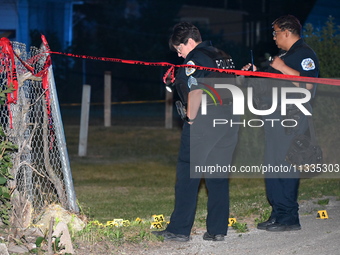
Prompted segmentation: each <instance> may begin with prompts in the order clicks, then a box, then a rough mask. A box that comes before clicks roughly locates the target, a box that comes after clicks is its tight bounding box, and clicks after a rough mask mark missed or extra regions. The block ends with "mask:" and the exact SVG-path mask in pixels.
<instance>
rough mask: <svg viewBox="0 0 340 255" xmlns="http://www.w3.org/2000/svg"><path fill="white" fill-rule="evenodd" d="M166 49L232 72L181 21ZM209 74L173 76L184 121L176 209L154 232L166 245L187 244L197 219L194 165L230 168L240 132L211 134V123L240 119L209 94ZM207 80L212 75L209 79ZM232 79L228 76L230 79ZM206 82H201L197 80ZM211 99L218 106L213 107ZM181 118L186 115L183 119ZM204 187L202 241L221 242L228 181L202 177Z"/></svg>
mask: <svg viewBox="0 0 340 255" xmlns="http://www.w3.org/2000/svg"><path fill="white" fill-rule="evenodd" d="M169 45H170V48H171V49H173V50H175V51H176V52H177V54H178V56H179V57H183V58H184V59H185V60H184V64H186V65H196V66H204V67H214V68H223V69H228V68H230V69H232V68H235V67H234V64H233V61H232V59H231V57H230V56H229V55H227V54H226V53H224V52H223V51H220V50H218V49H216V48H215V47H213V46H211V45H210V43H209V42H207V41H204V42H202V39H201V35H200V32H199V30H198V29H197V27H195V26H194V25H192V24H190V23H187V22H181V23H179V24H177V25H176V26H175V27H174V28H173V34H172V36H171V38H170V40H169ZM212 73H213V72H209V71H205V70H199V69H197V68H190V67H186V68H180V69H179V70H178V72H177V74H176V81H175V86H176V90H177V92H178V94H179V96H180V99H181V102H180V103H179V102H177V104H180V105H183V108H181V107H182V106H180V105H177V106H178V108H179V112H181V113H182V118H183V119H184V120H185V121H184V124H183V130H182V135H181V143H180V151H179V156H178V162H177V172H176V185H175V208H174V211H173V213H172V215H171V218H170V223H169V225H168V226H167V228H166V230H163V231H153V232H152V233H153V234H155V235H157V236H163V237H164V239H165V240H170V241H189V239H190V232H191V228H192V226H193V223H194V219H195V212H196V204H197V196H198V190H199V186H200V182H201V178H202V177H203V175H202V173H198V174H196V175H195V174H194V173H193V168H194V165H195V164H196V165H197V164H198V165H200V166H202V165H204V164H211V165H212V164H219V165H220V166H226V165H228V164H230V163H231V159H232V154H233V152H234V149H235V146H236V143H237V134H238V127H235V126H234V127H230V126H225V125H224V126H222V125H221V126H219V127H217V128H216V129H213V124H212V121H213V119H214V118H217V117H220V118H221V116H223V118H225V119H230V120H231V119H233V120H234V121H237V120H238V117H236V116H233V115H232V105H231V104H232V102H231V100H230V99H229V98H227V97H226V96H224V95H223V93H222V92H223V91H222V92H218V91H217V90H215V89H213V84H208V83H209V79H208V78H207V77H212V76H214V74H212ZM210 75H211V76H210ZM229 76H230V75H229ZM201 79H204V81H201ZM204 94H209V95H215V97H214V96H212V97H211V96H208V99H207V114H206V115H202V114H201V110H200V109H201V99H202V95H204ZM213 98H215V99H216V98H219V99H220V100H219V99H216V100H217V101H218V103H216V105H215V104H214V100H213ZM183 113H184V114H183ZM205 174H206V175H205V176H204V177H205V184H206V187H207V190H208V205H207V207H208V215H207V220H206V225H207V232H206V233H205V234H204V236H203V239H204V240H208V241H210V240H211V241H223V240H224V237H225V235H226V234H227V229H228V218H229V182H228V178H227V175H226V174H222V175H216V176H215V175H213V174H208V173H205Z"/></svg>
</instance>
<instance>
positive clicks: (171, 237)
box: [151, 230, 190, 242]
mask: <svg viewBox="0 0 340 255" xmlns="http://www.w3.org/2000/svg"><path fill="white" fill-rule="evenodd" d="M151 234H154V235H155V236H163V237H164V241H177V242H188V241H189V240H190V237H189V236H185V235H180V234H174V233H171V232H169V231H166V230H162V231H152V232H151Z"/></svg>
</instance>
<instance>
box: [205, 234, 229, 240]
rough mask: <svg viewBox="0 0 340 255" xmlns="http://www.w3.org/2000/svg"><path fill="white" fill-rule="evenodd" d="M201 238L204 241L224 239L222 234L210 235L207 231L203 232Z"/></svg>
mask: <svg viewBox="0 0 340 255" xmlns="http://www.w3.org/2000/svg"><path fill="white" fill-rule="evenodd" d="M203 240H206V241H224V235H210V234H209V233H208V232H205V233H204V235H203Z"/></svg>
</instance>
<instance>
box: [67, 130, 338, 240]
mask: <svg viewBox="0 0 340 255" xmlns="http://www.w3.org/2000/svg"><path fill="white" fill-rule="evenodd" d="M65 133H66V138H67V143H68V150H69V155H70V159H71V169H72V176H73V180H74V187H75V191H76V196H77V199H78V201H79V204H80V206H81V208H82V210H83V212H85V214H86V215H87V217H88V218H89V219H90V220H98V221H99V222H101V223H103V224H105V223H106V222H107V221H112V220H113V219H124V220H129V221H130V222H131V223H133V224H132V225H133V226H134V227H133V230H132V232H133V234H131V233H129V231H130V230H125V232H124V233H120V232H119V231H118V232H117V229H115V230H114V231H111V232H112V233H111V232H110V231H109V232H110V233H111V234H110V235H111V238H114V236H120V237H122V236H124V237H125V238H126V237H127V236H130V237H129V240H132V241H136V240H142V239H144V240H145V239H152V237H151V236H150V230H149V228H150V223H149V222H150V221H152V219H151V218H152V215H155V214H156V215H159V214H163V215H164V217H165V220H166V221H168V220H169V217H170V214H171V212H172V210H173V203H174V184H175V168H176V159H177V152H178V148H179V139H180V130H179V129H172V130H165V129H163V128H147V127H144V128H141V127H117V126H115V127H110V128H104V127H98V126H90V128H89V138H88V149H87V155H88V156H86V157H78V156H77V150H78V133H79V127H78V126H66V127H65ZM254 146H255V145H254ZM249 153H251V149H249V146H248V147H247V148H246V151H245V150H243V149H242V147H239V148H238V153H237V154H236V160H235V162H242V160H243V161H244V159H245V158H250V155H249ZM254 160H255V159H254V156H252V161H254ZM257 160H258V162H259V164H260V162H261V158H260V157H259V159H257ZM322 196H338V197H340V179H317V178H314V179H303V180H301V186H300V197H299V199H301V200H302V199H303V200H308V199H312V198H321V197H322ZM206 203H207V195H206V190H205V186H204V182H203V183H202V185H201V187H200V190H199V199H198V204H197V213H196V220H195V226H194V227H205V216H206ZM269 213H270V208H269V205H268V203H267V201H266V197H265V187H264V181H263V179H262V178H248V179H245V178H244V179H241V178H234V179H231V180H230V217H233V218H236V219H237V221H238V222H239V225H238V227H239V228H240V227H242V228H244V227H245V226H246V225H245V223H244V222H249V221H251V222H252V223H255V222H256V221H261V220H265V219H266V218H267V217H268V215H269ZM137 217H139V218H141V219H144V221H145V223H143V224H136V222H135V219H136V218H137ZM86 231H87V232H86ZM86 231H85V232H86V233H87V234H88V233H92V231H93V229H91V228H90V229H87V230H86ZM88 235H89V236H90V235H91V234H88Z"/></svg>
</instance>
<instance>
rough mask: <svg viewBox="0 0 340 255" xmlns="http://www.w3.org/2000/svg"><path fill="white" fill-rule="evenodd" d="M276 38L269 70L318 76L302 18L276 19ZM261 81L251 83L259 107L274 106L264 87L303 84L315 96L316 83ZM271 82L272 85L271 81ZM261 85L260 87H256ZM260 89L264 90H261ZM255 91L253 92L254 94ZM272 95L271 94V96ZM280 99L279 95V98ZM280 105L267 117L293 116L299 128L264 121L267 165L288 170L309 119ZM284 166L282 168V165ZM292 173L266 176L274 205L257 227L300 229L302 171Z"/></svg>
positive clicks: (285, 17) (314, 55)
mask: <svg viewBox="0 0 340 255" xmlns="http://www.w3.org/2000/svg"><path fill="white" fill-rule="evenodd" d="M272 25H273V29H274V31H273V37H274V40H275V43H276V45H277V47H278V48H279V49H281V52H280V54H279V56H276V57H275V58H274V59H273V61H272V62H271V63H270V67H269V68H268V69H267V70H266V71H267V72H271V73H281V74H288V75H296V76H307V77H318V73H319V63H318V59H317V56H316V54H315V52H314V51H313V50H312V49H311V48H310V47H309V46H308V45H307V44H306V43H305V42H304V41H303V40H302V39H301V37H300V34H301V24H300V22H299V20H298V19H297V18H296V17H294V16H292V15H286V16H282V17H280V18H278V19H276V20H275V21H274V22H273V23H272ZM250 66H251V65H250V64H248V65H246V66H244V67H243V70H248V69H249V68H250ZM261 80H262V82H261V84H259V82H258V81H256V79H255V82H254V84H253V85H252V86H253V88H254V91H256V89H258V93H257V98H256V99H254V101H255V102H257V104H258V105H257V106H258V107H259V108H260V109H267V108H268V105H269V107H270V106H271V103H272V102H271V93H268V94H267V91H266V90H265V89H263V88H264V87H266V88H269V89H270V91H271V89H272V87H279V89H280V87H302V88H307V89H309V90H310V91H311V94H312V95H314V92H315V86H316V85H313V84H309V83H307V84H306V83H301V82H291V81H273V80H271V81H269V80H268V79H266V81H263V80H264V79H261ZM268 83H270V84H268ZM257 85H258V87H257ZM259 91H261V92H259ZM255 94H256V92H254V95H255ZM269 94H270V95H269ZM289 97H290V98H297V99H298V98H299V97H301V94H299V93H291V95H289ZM279 99H280V97H279ZM304 107H305V108H306V109H308V111H309V112H311V110H312V108H311V105H310V103H309V102H308V103H306V104H304ZM280 108H281V107H280V104H279V105H278V107H277V109H276V111H275V112H274V113H272V114H271V115H269V116H265V118H267V119H279V120H282V119H283V118H284V119H294V120H295V121H296V123H297V125H296V127H283V126H282V125H274V126H273V125H272V123H270V122H265V123H266V124H265V126H264V129H265V158H264V162H265V165H266V166H269V165H270V166H272V167H275V166H279V167H281V166H283V167H284V166H286V167H287V168H286V169H288V168H289V167H290V164H289V163H288V162H287V161H286V160H285V158H286V155H287V152H288V149H289V146H290V144H291V142H292V140H293V139H294V137H295V136H296V135H298V134H304V133H305V132H306V130H307V129H308V119H307V116H305V114H303V113H302V112H301V111H300V110H299V109H297V108H296V106H295V105H287V109H286V114H287V115H286V116H282V114H281V111H280ZM281 169H282V168H281ZM290 169H291V172H289V173H285V172H280V171H279V172H277V173H270V174H267V175H266V179H265V183H266V195H267V199H268V201H269V203H270V205H271V207H272V212H271V216H270V218H269V219H268V220H267V221H265V222H262V223H259V224H258V226H257V228H258V229H263V230H267V231H277V232H278V231H291V230H300V229H301V225H300V221H299V213H298V210H299V204H298V202H297V199H298V188H299V173H298V172H295V171H294V168H293V167H291V168H290Z"/></svg>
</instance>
